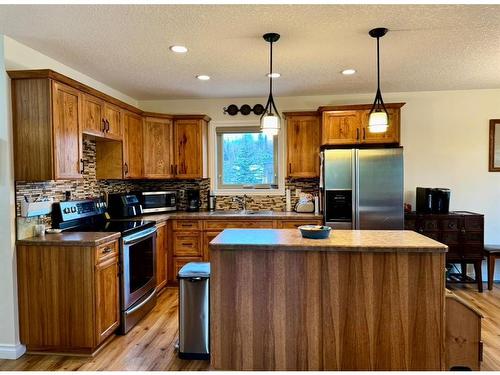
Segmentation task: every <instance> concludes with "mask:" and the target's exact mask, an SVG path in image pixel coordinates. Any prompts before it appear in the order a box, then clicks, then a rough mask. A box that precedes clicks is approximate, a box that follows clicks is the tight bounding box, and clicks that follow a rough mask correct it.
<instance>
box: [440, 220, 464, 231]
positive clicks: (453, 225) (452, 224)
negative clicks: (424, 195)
mask: <svg viewBox="0 0 500 375" xmlns="http://www.w3.org/2000/svg"><path fill="white" fill-rule="evenodd" d="M459 228H460V219H457V218H449V219H443V220H441V229H442V230H443V231H455V230H456V231H457V230H458V229H459Z"/></svg>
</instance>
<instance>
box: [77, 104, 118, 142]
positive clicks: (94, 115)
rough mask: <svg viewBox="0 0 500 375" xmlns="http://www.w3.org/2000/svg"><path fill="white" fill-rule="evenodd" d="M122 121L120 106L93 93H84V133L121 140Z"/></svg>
mask: <svg viewBox="0 0 500 375" xmlns="http://www.w3.org/2000/svg"><path fill="white" fill-rule="evenodd" d="M122 122H123V119H122V110H121V109H120V108H119V107H117V106H115V105H113V104H110V103H108V102H106V101H104V100H102V99H99V98H96V97H95V96H93V95H89V94H83V125H82V132H83V133H85V134H89V135H93V136H96V137H103V138H110V139H115V140H121V139H122V137H123V125H122Z"/></svg>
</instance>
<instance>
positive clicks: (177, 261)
mask: <svg viewBox="0 0 500 375" xmlns="http://www.w3.org/2000/svg"><path fill="white" fill-rule="evenodd" d="M189 262H203V259H202V258H201V257H174V276H175V278H177V275H178V274H179V270H180V269H181V268H182V267H183V266H184V265H185V264H187V263H189Z"/></svg>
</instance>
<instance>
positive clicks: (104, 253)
mask: <svg viewBox="0 0 500 375" xmlns="http://www.w3.org/2000/svg"><path fill="white" fill-rule="evenodd" d="M116 256H118V241H113V242H108V243H105V244H104V245H100V246H98V247H97V249H96V262H97V263H99V262H101V261H103V260H106V259H108V258H112V257H116Z"/></svg>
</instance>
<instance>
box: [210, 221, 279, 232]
mask: <svg viewBox="0 0 500 375" xmlns="http://www.w3.org/2000/svg"><path fill="white" fill-rule="evenodd" d="M272 227H273V221H272V220H256V221H243V220H242V221H238V220H235V221H219V220H207V221H205V229H206V230H213V229H215V230H217V229H228V228H272Z"/></svg>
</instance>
